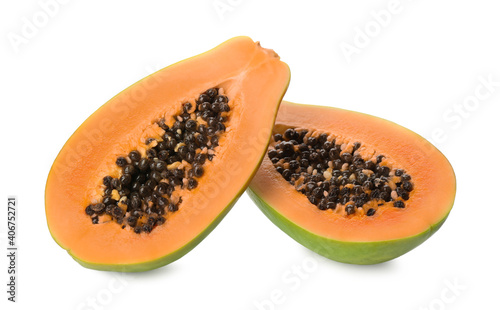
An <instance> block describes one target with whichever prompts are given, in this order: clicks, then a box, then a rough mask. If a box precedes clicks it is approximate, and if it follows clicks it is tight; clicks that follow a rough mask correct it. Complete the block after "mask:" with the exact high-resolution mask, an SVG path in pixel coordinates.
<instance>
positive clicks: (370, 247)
mask: <svg viewBox="0 0 500 310" xmlns="http://www.w3.org/2000/svg"><path fill="white" fill-rule="evenodd" d="M247 193H248V195H249V196H250V198H251V199H252V200H253V202H254V203H255V204H256V205H257V206H258V207H259V209H260V210H261V211H262V212H263V213H264V214H265V215H266V216H267V217H268V218H269V219H270V220H271V222H273V223H274V224H275V225H276V226H278V227H279V228H280V229H281V230H283V231H284V232H285V233H286V234H287V235H289V236H290V237H292V238H293V239H294V240H295V241H297V242H298V243H300V244H302V245H303V246H305V247H306V248H308V249H310V250H312V251H314V252H316V253H318V254H320V255H322V256H324V257H326V258H329V259H332V260H335V261H338V262H342V263H348V264H357V265H372V264H378V263H382V262H386V261H389V260H392V259H394V258H396V257H399V256H401V255H403V254H405V253H407V252H409V251H410V250H412V249H414V248H416V247H417V246H419V245H420V244H422V243H423V242H424V241H425V240H427V239H428V238H429V237H430V236H432V235H433V234H434V233H435V232H436V231H437V230H438V229H439V228H440V227H441V225H443V223H444V222H445V220H446V218H447V217H448V214H449V212H448V213H447V214H446V215H445V216H444V217H443V218H442V219H440V220H439V221H438V222H436V223H435V224H432V225H430V226H429V229H427V230H425V231H423V232H421V233H419V234H417V235H414V236H409V237H406V238H402V239H394V240H383V241H373V242H351V241H341V240H335V239H330V238H326V237H323V236H319V235H317V234H314V233H312V232H310V231H308V230H306V229H304V228H302V227H300V226H298V225H297V224H295V223H293V222H292V221H290V220H289V219H287V218H286V217H285V216H283V215H282V214H280V213H279V212H277V211H276V210H275V209H274V208H273V207H271V206H270V205H269V204H268V203H267V202H266V201H264V200H263V199H262V198H261V197H259V196H258V195H257V194H256V193H255V192H254V191H253V190H252V189H251V187H249V188H248V189H247ZM451 205H453V201H452V202H451ZM450 209H451V207H450Z"/></svg>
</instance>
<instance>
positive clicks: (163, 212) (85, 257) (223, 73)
mask: <svg viewBox="0 0 500 310" xmlns="http://www.w3.org/2000/svg"><path fill="white" fill-rule="evenodd" d="M289 79H290V71H289V68H288V66H287V65H286V64H285V63H284V62H281V61H280V59H279V57H278V55H277V54H276V53H275V52H274V51H272V50H268V49H264V48H262V47H261V46H260V44H259V43H258V42H257V43H255V42H253V41H252V40H251V39H250V38H248V37H236V38H233V39H231V40H229V41H227V42H224V43H223V44H221V45H219V46H217V47H216V48H214V49H212V50H210V51H208V52H206V53H204V54H201V55H198V56H195V57H192V58H189V59H187V60H184V61H181V62H179V63H176V64H174V65H171V66H169V67H167V68H164V69H162V70H160V71H158V72H156V73H154V74H152V75H150V76H148V77H146V78H144V79H142V80H140V81H139V82H137V83H135V84H133V85H132V86H130V87H128V88H127V89H125V90H124V91H122V92H121V93H119V94H118V95H116V96H115V97H114V98H112V99H111V100H109V101H108V102H107V103H106V104H104V105H103V106H102V107H101V108H99V109H98V110H97V111H96V112H95V113H94V114H92V115H91V116H90V117H89V118H88V119H87V120H86V121H85V122H84V123H83V124H82V125H81V126H80V127H79V128H78V129H77V130H76V131H75V132H74V133H73V135H72V136H71V137H70V138H69V140H68V141H67V142H66V144H65V145H64V147H63V148H62V150H61V151H60V153H59V154H58V156H57V158H56V159H55V161H54V163H53V166H52V169H51V171H50V173H49V175H48V179H47V184H46V191H45V208H46V216H47V224H48V227H49V230H50V233H51V234H52V236H53V238H54V239H55V240H56V242H57V243H58V244H59V245H60V246H61V247H63V248H64V249H66V250H67V251H68V253H69V254H70V255H71V256H72V257H73V258H74V259H75V260H76V261H78V262H79V263H80V264H81V265H83V266H85V267H88V268H93V269H99V270H117V271H143V270H149V269H153V268H157V267H160V266H163V265H165V264H168V263H170V262H172V261H174V260H176V259H178V258H180V257H181V256H183V255H184V254H186V253H187V252H189V251H190V250H191V249H192V248H193V247H194V246H196V245H197V244H198V243H199V242H200V241H201V240H202V239H203V238H204V237H206V236H207V234H208V233H210V231H211V230H212V229H213V228H214V227H215V226H216V225H217V224H218V223H219V222H220V221H221V219H222V218H223V217H224V215H225V214H226V213H227V212H228V211H229V210H230V208H231V206H232V205H233V204H234V203H235V201H236V200H237V199H238V197H239V196H240V195H241V194H242V192H243V191H244V190H245V188H246V186H247V185H248V183H249V182H250V180H251V178H252V176H253V175H254V173H255V172H256V170H257V168H258V166H259V163H260V162H261V160H262V158H263V156H264V153H265V151H266V147H267V145H268V141H269V136H270V135H271V132H272V128H273V123H274V119H275V116H276V113H277V110H278V106H279V104H280V101H281V98H282V97H283V94H284V93H285V91H286V88H287V87H288V83H289Z"/></svg>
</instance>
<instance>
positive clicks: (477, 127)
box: [0, 0, 500, 310]
mask: <svg viewBox="0 0 500 310" xmlns="http://www.w3.org/2000/svg"><path fill="white" fill-rule="evenodd" d="M49 2H50V1H49V0H41V1H33V0H25V1H2V2H1V4H0V23H1V33H0V50H1V57H0V79H1V80H0V90H1V91H0V102H1V103H0V104H1V113H0V117H1V120H0V126H1V130H0V134H1V141H2V143H3V145H2V148H1V152H0V154H1V155H0V156H1V163H2V167H1V169H0V171H1V178H0V179H1V186H0V191H1V196H0V199H1V201H3V202H1V205H2V206H4V207H2V210H5V209H6V197H7V195H17V196H18V197H19V209H20V210H19V217H20V220H19V239H18V242H19V248H20V252H19V262H18V264H19V288H18V289H19V292H18V294H19V295H18V298H19V299H18V300H19V302H18V303H17V304H15V305H14V304H12V303H7V301H6V299H7V296H6V294H5V293H4V292H5V291H6V282H7V275H6V266H7V260H6V256H5V255H6V254H2V255H1V258H0V274H1V283H2V285H1V288H2V289H0V291H1V292H2V293H1V294H0V296H1V305H2V306H0V307H1V308H2V309H5V308H6V307H5V306H7V308H8V309H30V308H32V307H33V308H34V307H41V306H44V307H50V308H51V309H92V300H94V301H95V303H96V305H95V306H94V308H95V309H132V308H135V309H151V308H152V307H154V309H266V310H272V309H398V310H401V309H499V308H500V301H499V300H498V291H499V288H500V285H499V284H498V279H499V276H500V263H499V261H500V254H499V251H498V247H499V241H498V239H499V237H500V233H499V232H500V229H499V227H500V225H498V222H499V220H500V211H499V203H498V186H499V184H500V183H499V179H498V175H499V173H500V170H499V164H498V163H499V161H498V159H496V158H495V157H494V156H496V155H498V151H499V147H498V144H497V143H498V133H499V122H498V115H499V114H500V107H499V100H500V95H499V93H500V85H499V84H498V83H499V82H500V44H499V40H500V37H499V30H500V18H499V13H500V6H499V5H498V2H495V1H430V0H413V1H410V0H401V1H396V2H391V1H389V0H376V1H373V0H372V1H352V2H353V3H350V2H349V1H323V2H320V1H251V0H220V1H219V0H217V1H215V0H205V1H201V0H200V1H124V0H121V1H76V0H75V1H71V0H70V1H65V2H66V3H64V4H62V0H61V3H60V4H59V3H58V2H53V1H52V3H56V4H57V7H55V6H49V11H50V13H51V16H49V15H47V13H45V11H44V9H43V5H41V3H42V4H43V3H49ZM216 7H218V9H217V8H216ZM389 9H391V10H392V13H383V12H390V11H389ZM46 10H47V9H46ZM381 12H382V13H381ZM47 16H48V17H47ZM376 16H378V19H379V20H381V18H382V21H377V17H376ZM380 16H382V17H380ZM33 19H35V21H36V23H37V25H38V26H36V25H35V28H36V29H31V33H28V34H26V33H24V34H23V28H26V27H27V26H26V24H27V23H31V22H33ZM381 23H382V24H383V25H382V24H381ZM361 32H362V33H364V34H360V33H361ZM236 35H248V36H250V37H252V38H253V39H254V40H259V41H261V43H262V45H263V46H264V47H267V48H272V49H274V50H275V51H276V52H277V53H278V54H279V55H280V56H281V58H282V60H283V61H285V62H287V63H288V64H289V66H290V67H291V70H292V80H291V83H290V87H289V90H288V92H287V93H286V95H285V99H286V100H290V101H295V102H301V103H310V104H319V105H330V106H336V107H342V108H347V109H351V110H356V111H362V112H365V113H370V114H374V115H377V116H380V117H383V118H386V119H389V120H392V121H395V122H397V123H399V124H401V125H403V126H406V127H408V128H410V129H412V130H414V131H416V132H417V133H419V134H421V135H423V136H425V137H427V138H429V139H431V138H432V134H433V132H435V131H436V130H442V132H444V133H445V136H444V137H441V138H439V139H435V138H433V139H432V141H433V142H434V144H435V145H437V146H438V147H439V148H440V150H442V151H443V153H444V154H445V155H446V156H447V157H448V159H449V160H450V162H451V163H452V165H453V167H454V169H455V172H456V175H457V180H458V191H457V196H456V202H455V206H454V208H453V210H452V212H451V214H450V216H449V218H448V220H447V222H446V223H445V224H444V225H443V227H442V228H441V230H440V231H439V232H438V233H437V234H436V235H434V236H433V237H432V238H430V239H429V240H428V241H427V242H425V243H424V244H423V245H421V246H420V247H418V248H416V249H415V250H413V251H411V252H410V253H408V254H406V255H404V256H402V257H400V258H397V259H395V260H393V261H391V262H388V263H384V264H379V265H375V266H356V265H346V264H341V263H337V262H333V261H329V260H327V259H324V258H322V257H320V256H318V255H316V254H314V253H312V252H310V251H308V250H307V249H305V248H303V247H302V246H301V245H299V244H298V243H296V242H295V241H293V240H292V239H291V238H289V237H288V236H287V235H285V234H284V233H283V232H281V231H280V230H279V229H278V228H277V227H275V226H274V225H273V224H272V223H271V222H270V221H269V220H268V219H267V218H266V217H265V216H264V215H263V214H262V213H261V212H260V211H259V210H258V208H257V207H255V206H254V205H253V204H252V202H251V201H250V200H249V198H248V197H247V196H246V195H244V196H243V197H242V198H241V199H240V200H239V202H238V203H237V204H236V205H235V207H234V209H233V210H232V211H231V212H230V213H229V215H228V216H227V217H226V218H225V219H224V220H223V221H222V223H221V224H220V225H219V226H218V227H217V228H216V229H215V230H214V231H213V233H212V234H210V235H209V236H208V237H207V238H206V239H205V240H204V241H203V242H202V243H201V244H200V245H199V246H198V247H196V248H195V249H194V250H193V251H191V252H190V253H188V254H187V255H186V256H184V257H183V258H182V259H180V260H178V261H177V262H175V263H173V264H171V265H169V266H166V267H164V268H160V269H157V270H153V271H150V272H145V273H141V274H128V275H121V274H117V273H110V272H99V271H94V270H89V269H85V268H83V267H81V266H80V265H79V264H77V263H76V262H75V261H73V260H72V259H71V258H70V256H69V255H67V254H66V253H65V252H64V250H62V249H61V248H60V247H59V246H58V245H57V244H56V243H55V242H54V241H53V240H52V238H51V236H50V234H49V232H48V229H47V226H46V222H45V213H44V186H45V181H46V177H47V174H48V171H49V169H50V166H51V164H52V162H53V160H54V158H55V156H56V155H57V153H58V151H59V150H60V148H61V147H62V145H63V144H64V142H65V141H66V139H67V138H68V137H69V136H70V135H71V133H72V132H73V131H74V130H75V129H76V128H77V127H78V126H79V125H80V124H81V123H82V122H83V121H84V120H85V119H86V118H87V117H88V116H89V115H90V114H91V113H92V112H93V111H94V110H96V109H97V108H98V107H99V106H100V105H101V104H103V103H104V102H106V101H107V100H108V99H109V98H111V97H112V96H113V95H115V94H116V93H118V92H119V91H121V90H122V89H124V88H126V87H127V86H129V85H130V84H132V83H133V82H135V81H137V80H139V79H140V78H142V77H144V76H145V75H147V74H149V73H151V72H152V71H154V70H156V69H159V68H162V67H164V66H167V65H169V64H171V63H174V62H176V61H179V60H181V59H184V58H186V57H189V56H192V55H196V54H198V53H201V52H203V51H205V50H207V49H210V48H212V47H214V46H216V45H217V44H219V43H221V42H223V41H225V40H227V39H229V38H231V37H233V36H236ZM365 35H367V36H368V37H365V38H364V40H363V36H365ZM22 36H23V37H24V39H20V38H21V37H22ZM13 38H16V39H17V40H18V41H17V44H16V43H13V41H12V40H14V39H13ZM19 40H21V41H19ZM342 46H344V47H346V46H351V48H352V49H351V51H355V52H354V54H352V55H350V57H346V54H345V53H343V51H342ZM481 79H492V80H494V81H497V82H496V83H497V84H496V85H494V86H492V88H491V89H490V92H484V89H483V93H481V96H480V97H481V98H480V99H479V98H477V97H476V96H477V94H476V89H477V88H478V87H483V86H480V85H482V83H481V81H480V80H481ZM460 111H462V112H460ZM450 117H451V119H450ZM435 190H437V191H438V190H439V188H436V189H435ZM5 213H6V212H5V211H2V212H1V217H0V222H1V225H0V233H1V236H2V237H1V239H0V241H1V247H2V251H1V253H5V250H4V249H5V247H6V239H5V233H6V228H5V223H6V219H5V216H6V214H5ZM280 292H281V293H280ZM272 295H281V296H280V298H278V300H276V299H275V300H274V301H275V303H273V304H271V301H270V298H271V296H272ZM274 297H276V296H274ZM276 302H277V303H276Z"/></svg>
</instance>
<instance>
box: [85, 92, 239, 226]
mask: <svg viewBox="0 0 500 310" xmlns="http://www.w3.org/2000/svg"><path fill="white" fill-rule="evenodd" d="M193 101H194V103H192V102H185V103H183V104H182V107H181V112H179V113H178V114H176V115H173V116H172V117H173V120H174V123H173V125H172V126H171V127H169V126H168V125H167V123H168V122H166V120H165V119H163V118H162V119H159V120H156V124H157V125H158V126H159V127H160V128H161V129H163V130H164V132H165V133H164V134H163V136H162V137H161V138H159V139H155V138H151V137H150V138H147V139H146V141H145V144H146V145H147V146H148V147H149V149H147V150H146V156H142V155H141V153H140V152H139V151H138V150H131V151H130V152H129V153H128V154H127V155H122V156H119V157H117V159H116V161H115V163H116V165H117V166H118V167H120V168H121V175H120V176H119V177H117V178H113V177H111V176H109V175H107V176H104V177H103V179H102V182H103V186H104V190H103V196H102V199H101V201H99V202H97V203H94V204H90V205H88V206H87V207H86V208H85V214H86V215H87V216H89V217H90V219H91V222H92V224H99V223H103V222H109V221H114V222H116V223H118V224H119V225H120V226H121V228H122V229H124V228H126V227H130V230H131V231H134V232H135V233H137V234H140V233H150V232H151V231H152V230H153V229H154V228H155V227H157V226H160V225H163V224H164V223H165V222H166V221H167V214H168V213H173V212H176V211H178V210H179V207H180V206H181V203H182V197H180V196H179V194H178V193H177V192H178V191H179V190H181V189H187V190H190V191H191V190H194V189H195V188H197V186H198V184H199V179H200V178H202V177H203V175H204V173H205V168H204V166H205V165H206V164H208V162H210V161H212V160H213V158H214V156H216V152H215V150H214V149H215V147H217V146H218V145H219V139H220V136H221V135H222V134H223V133H224V132H225V131H226V124H227V121H228V112H229V111H230V107H229V104H228V102H229V98H228V97H227V96H225V95H224V94H223V91H222V89H220V88H210V89H208V90H207V91H205V92H204V93H202V94H200V95H199V97H198V98H197V99H196V100H193ZM207 160H208V162H207Z"/></svg>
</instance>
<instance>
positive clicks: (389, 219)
mask: <svg viewBox="0 0 500 310" xmlns="http://www.w3.org/2000/svg"><path fill="white" fill-rule="evenodd" d="M286 128H304V129H309V130H317V131H320V132H325V133H329V134H332V135H334V136H335V137H337V141H339V140H343V141H345V142H347V143H348V142H351V143H353V142H361V144H362V151H361V154H362V155H364V156H363V157H364V158H371V156H372V155H373V154H374V153H376V154H384V155H386V156H387V160H386V161H387V163H388V164H389V165H392V166H395V167H399V168H403V169H405V171H406V172H407V173H408V174H410V175H411V176H412V182H413V184H414V190H413V191H412V192H411V193H410V199H409V200H408V201H406V202H405V203H406V208H404V209H398V208H395V207H393V206H392V203H389V204H387V206H383V207H380V208H379V209H378V210H377V212H376V214H375V215H374V216H371V217H368V216H362V215H359V214H356V215H354V216H350V217H346V216H344V215H343V213H338V212H335V211H332V210H331V209H328V210H324V211H323V210H319V209H318V208H317V207H316V206H315V205H313V204H311V203H310V202H309V200H308V199H307V197H306V196H305V195H304V194H302V193H300V192H298V191H297V190H295V188H294V187H293V186H292V185H290V184H289V183H288V182H287V181H286V180H285V179H284V178H283V177H282V176H281V175H280V174H279V173H278V172H277V171H276V169H275V167H274V166H273V164H272V163H271V161H270V160H269V157H268V156H267V155H266V156H265V158H264V160H263V162H262V164H261V167H260V168H259V171H258V172H257V174H256V175H255V177H254V179H253V180H252V183H251V187H252V190H253V191H254V192H255V193H256V194H257V195H258V196H260V197H261V198H262V199H263V200H264V201H265V202H266V203H267V204H268V205H270V206H273V208H274V209H275V210H276V211H277V212H278V213H281V214H282V215H283V216H284V217H286V218H287V219H289V220H290V221H292V222H293V223H295V224H297V225H298V226H300V227H302V228H304V229H306V230H308V231H310V232H312V233H315V234H317V235H320V236H324V237H327V238H331V239H335V240H343V241H354V242H356V241H357V242H369V241H382V240H392V239H399V238H404V237H409V236H413V235H416V234H419V233H421V232H423V231H425V230H427V229H428V228H429V227H430V226H431V225H433V224H435V223H437V222H438V221H439V220H441V219H442V218H443V217H445V216H446V215H447V214H448V212H449V210H450V209H451V207H452V203H453V198H454V195H455V175H454V172H453V169H452V167H451V165H450V164H449V162H448V160H447V159H446V158H445V157H444V156H443V155H442V154H441V153H440V152H439V151H438V150H437V149H436V148H435V147H434V146H432V145H431V144H430V143H429V142H428V141H426V140H425V139H423V138H422V137H420V136H419V135H417V134H415V133H414V132H412V131H410V130H408V129H406V128H403V127H401V126H399V125H397V124H395V123H392V122H389V121H386V120H383V119H380V118H377V117H373V116H369V115H366V114H362V113H357V112H353V111H347V110H342V109H336V108H326V107H318V106H310V105H298V104H293V103H288V102H285V101H284V102H282V104H281V106H280V109H279V112H278V116H277V119H276V122H275V131H277V132H278V131H279V132H282V131H284V130H285V129H286Z"/></svg>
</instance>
